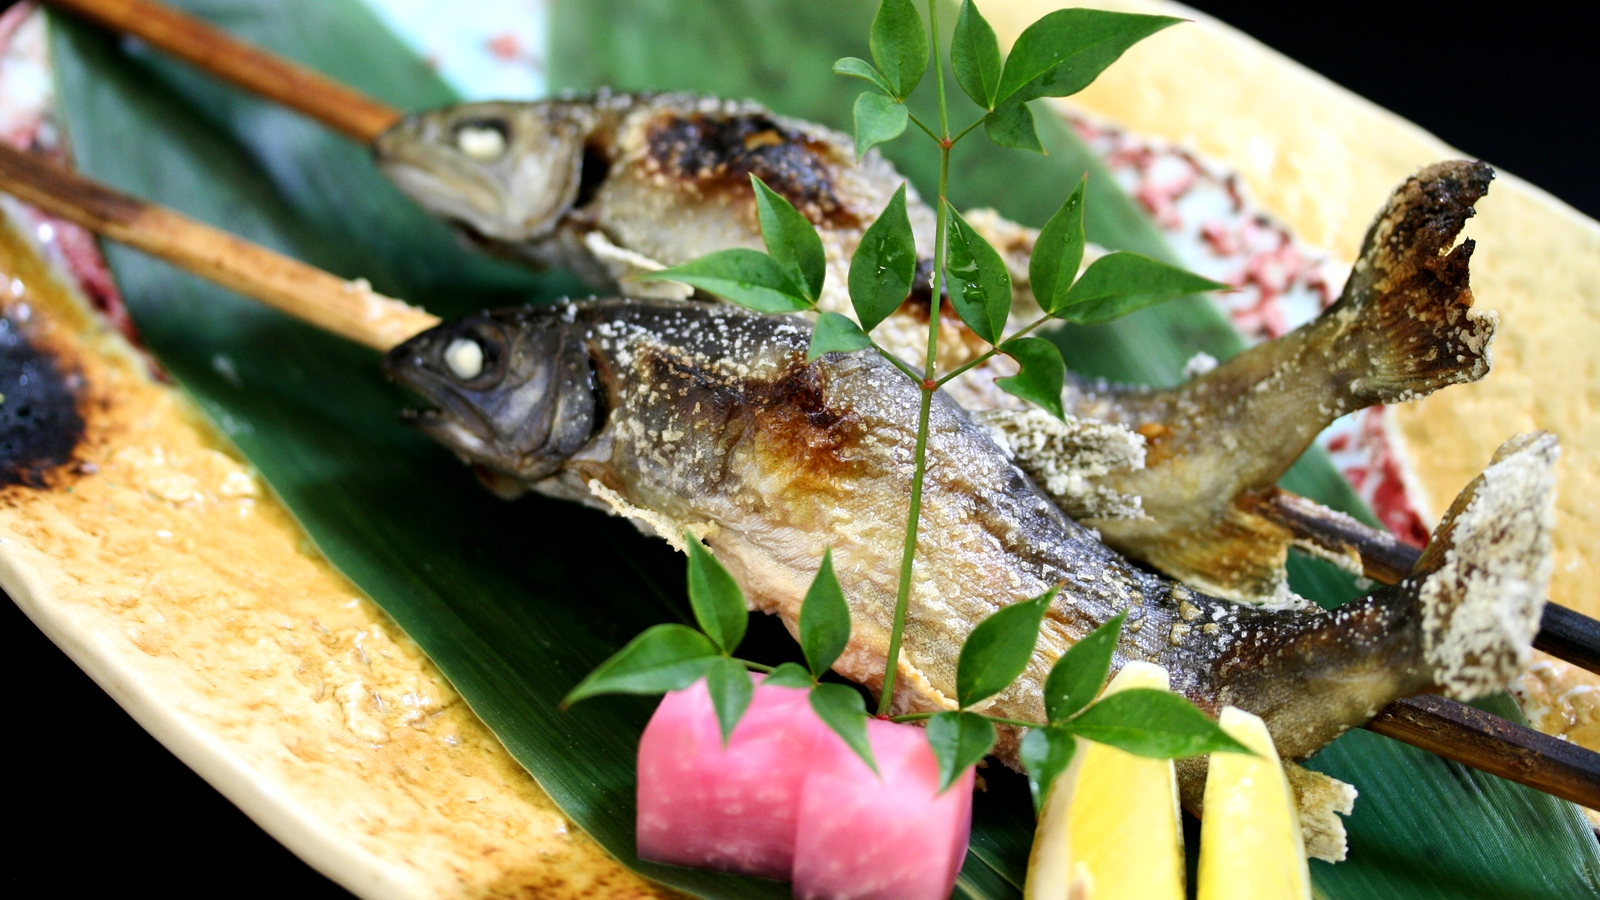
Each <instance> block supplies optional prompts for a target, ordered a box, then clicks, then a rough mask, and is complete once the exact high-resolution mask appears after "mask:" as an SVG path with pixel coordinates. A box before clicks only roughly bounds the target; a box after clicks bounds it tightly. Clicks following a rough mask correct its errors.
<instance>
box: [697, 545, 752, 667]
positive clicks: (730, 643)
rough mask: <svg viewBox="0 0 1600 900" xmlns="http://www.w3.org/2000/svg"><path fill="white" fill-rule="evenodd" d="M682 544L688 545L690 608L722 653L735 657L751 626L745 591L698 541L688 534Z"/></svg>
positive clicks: (703, 629) (702, 628)
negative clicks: (734, 653) (736, 650)
mask: <svg viewBox="0 0 1600 900" xmlns="http://www.w3.org/2000/svg"><path fill="white" fill-rule="evenodd" d="M683 541H684V543H685V544H688V545H689V605H690V606H692V607H694V618H695V621H697V622H699V623H700V628H701V630H702V631H704V632H705V633H706V636H707V637H709V638H711V642H712V643H714V644H716V645H717V646H718V647H719V648H721V649H722V652H724V653H732V652H733V651H734V650H735V649H736V648H737V647H738V646H739V642H740V641H742V640H744V630H745V628H746V627H747V626H748V625H749V624H750V611H749V609H748V608H746V606H745V604H744V591H741V590H739V585H738V583H737V582H735V581H734V580H733V576H732V575H729V574H728V570H727V569H724V568H723V567H722V563H719V562H717V558H716V557H714V556H712V555H711V553H710V551H708V550H706V548H705V547H704V546H703V545H702V544H701V543H700V540H699V539H698V538H696V537H695V536H694V535H693V534H691V533H689V532H687V531H685V532H684V533H683Z"/></svg>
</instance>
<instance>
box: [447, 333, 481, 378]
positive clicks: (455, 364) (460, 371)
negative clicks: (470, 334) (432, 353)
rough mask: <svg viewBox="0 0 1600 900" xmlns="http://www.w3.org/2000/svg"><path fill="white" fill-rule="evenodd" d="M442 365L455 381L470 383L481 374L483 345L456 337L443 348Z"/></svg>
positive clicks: (469, 339) (470, 339)
mask: <svg viewBox="0 0 1600 900" xmlns="http://www.w3.org/2000/svg"><path fill="white" fill-rule="evenodd" d="M444 364H445V367H446V368H448V369H449V370H450V374H451V375H454V376H455V377H456V379H457V380H459V381H471V380H473V379H474V378H477V377H478V376H479V375H482V374H483V345H482V344H480V343H478V342H477V341H475V340H473V339H472V338H465V337H458V338H456V339H455V340H453V341H451V342H450V345H449V346H447V347H445V348H444Z"/></svg>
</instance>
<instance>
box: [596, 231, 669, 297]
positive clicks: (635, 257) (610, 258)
mask: <svg viewBox="0 0 1600 900" xmlns="http://www.w3.org/2000/svg"><path fill="white" fill-rule="evenodd" d="M583 246H584V248H585V249H587V250H588V251H589V252H590V253H591V254H593V255H594V258H595V259H596V260H598V261H599V263H600V264H601V265H602V266H604V267H605V269H606V271H607V272H608V273H609V274H610V275H611V278H612V280H614V281H616V283H617V285H618V286H619V287H620V289H621V291H622V295H623V296H625V297H637V298H641V299H645V300H687V299H689V297H690V296H692V295H693V294H694V288H692V287H690V286H689V285H687V284H683V283H682V282H678V281H640V280H639V279H638V276H640V275H643V274H646V273H648V272H660V271H661V270H662V269H665V268H667V266H666V265H665V264H664V263H661V262H658V261H656V260H654V259H651V258H650V257H648V256H645V255H644V254H643V253H636V252H634V251H632V250H629V249H627V248H626V247H618V246H617V245H616V244H613V243H611V239H610V238H608V237H606V235H605V233H604V232H601V231H591V232H589V233H588V234H585V235H584V236H583Z"/></svg>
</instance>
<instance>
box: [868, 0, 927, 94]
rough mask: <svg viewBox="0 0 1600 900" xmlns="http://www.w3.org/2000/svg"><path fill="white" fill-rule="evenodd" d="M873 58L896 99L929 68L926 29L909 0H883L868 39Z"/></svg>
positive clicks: (906, 92) (919, 79)
mask: <svg viewBox="0 0 1600 900" xmlns="http://www.w3.org/2000/svg"><path fill="white" fill-rule="evenodd" d="M867 42H868V44H869V45H870V46H871V48H872V61H873V62H875V63H877V64H878V71H880V72H882V73H883V77H884V80H885V81H887V82H889V86H890V87H891V88H892V89H893V90H892V91H891V93H892V94H894V96H895V98H896V99H901V100H903V99H905V98H906V97H908V96H910V94H911V92H912V91H913V90H915V89H916V87H917V82H919V81H921V80H922V73H923V72H925V71H927V69H928V32H927V30H926V29H924V28H923V27H922V17H921V16H920V15H918V14H917V8H916V6H914V5H913V4H912V2H911V0H883V2H882V3H879V4H878V14H877V15H876V16H874V17H873V19H872V31H871V33H870V35H869V38H868V41H867Z"/></svg>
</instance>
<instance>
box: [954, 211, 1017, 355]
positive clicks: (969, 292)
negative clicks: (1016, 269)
mask: <svg viewBox="0 0 1600 900" xmlns="http://www.w3.org/2000/svg"><path fill="white" fill-rule="evenodd" d="M949 214H950V224H951V226H952V227H951V228H950V230H949V237H948V239H947V240H948V241H949V243H948V245H947V247H946V250H945V253H946V254H947V255H946V258H945V274H946V275H948V276H949V278H950V283H949V285H948V287H949V293H950V305H951V306H954V307H955V309H956V313H957V314H958V315H960V316H961V321H963V322H965V323H967V327H968V328H971V329H972V330H973V332H975V333H976V334H977V335H978V337H981V338H983V339H984V340H986V341H988V342H989V343H991V344H997V343H999V342H1000V337H1001V335H1002V333H1003V332H1004V330H1005V327H1006V320H1007V319H1008V318H1010V316H1011V272H1010V270H1008V269H1007V268H1006V261H1005V260H1004V259H1001V258H1000V253H999V252H998V251H996V250H995V249H994V247H992V246H990V245H989V242H988V241H986V240H984V238H983V235H981V234H979V233H978V232H977V230H976V229H974V228H973V227H972V226H971V225H968V224H967V220H966V219H963V218H961V214H960V213H957V212H956V211H955V209H954V208H950V210H949Z"/></svg>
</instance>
